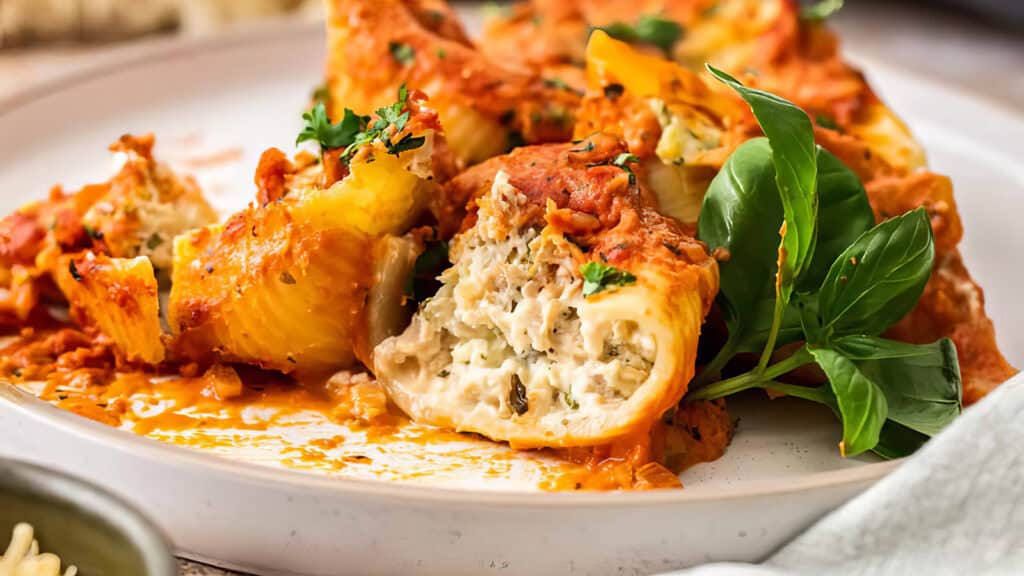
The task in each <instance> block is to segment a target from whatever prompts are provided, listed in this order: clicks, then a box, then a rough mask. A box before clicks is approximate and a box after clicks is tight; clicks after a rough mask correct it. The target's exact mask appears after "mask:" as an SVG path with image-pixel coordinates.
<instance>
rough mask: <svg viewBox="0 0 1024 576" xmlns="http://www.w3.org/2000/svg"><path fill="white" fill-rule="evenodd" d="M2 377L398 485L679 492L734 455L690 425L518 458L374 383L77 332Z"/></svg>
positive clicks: (44, 342) (6, 365) (73, 402)
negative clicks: (414, 409) (124, 349)
mask: <svg viewBox="0 0 1024 576" xmlns="http://www.w3.org/2000/svg"><path fill="white" fill-rule="evenodd" d="M0 377H7V378H8V379H9V380H11V381H12V382H14V383H15V385H17V386H19V387H20V388H22V389H25V390H28V391H30V392H32V393H34V394H36V395H37V396H38V397H39V398H41V399H42V400H45V401H47V402H51V403H53V404H54V405H56V406H58V407H59V408H62V409H64V410H67V411H69V412H73V413H75V414H78V415H80V416H83V417H85V418H89V419H91V420H94V421H97V422H101V423H103V424H106V425H109V426H112V427H117V428H121V429H125V430H130V431H131V432H133V433H135V434H139V435H141V436H147V437H150V438H154V439H157V440H161V441H165V442H169V443H172V444H176V445H180V446H187V447H190V448H195V449H200V450H203V451H208V452H213V453H216V454H221V455H225V456H229V457H239V455H240V454H242V456H241V458H242V459H248V457H247V456H245V455H244V454H250V453H251V454H256V455H258V457H255V459H256V460H261V461H263V462H264V463H268V464H272V465H279V466H284V467H288V468H296V469H301V470H309V471H318V472H326V473H329V474H330V473H340V474H341V475H352V476H362V477H378V478H382V479H388V480H397V481H417V480H420V481H428V482H429V481H430V480H431V479H434V480H437V479H439V478H444V477H455V478H461V477H465V476H467V475H470V476H476V477H479V478H480V479H482V480H484V481H485V482H486V481H487V480H488V479H505V478H508V477H509V475H510V474H512V473H513V472H514V470H515V466H516V465H517V464H519V465H525V468H527V469H528V470H529V472H530V474H528V476H527V477H528V478H530V479H532V482H533V483H535V484H536V486H537V487H538V488H539V489H541V490H549V491H560V490H615V489H653V488H678V487H681V483H680V482H679V478H678V475H677V472H673V471H670V470H669V469H668V468H666V467H665V466H663V465H662V464H659V463H658V462H666V461H671V460H672V458H675V460H676V461H675V462H674V463H672V464H671V467H672V468H673V469H675V470H676V471H678V470H680V469H682V468H685V467H688V466H689V465H692V464H694V463H696V462H699V461H706V460H711V459H714V458H717V457H718V456H720V455H721V453H722V452H724V449H725V445H726V444H728V437H727V436H728V432H725V436H723V437H721V438H713V437H710V438H709V440H711V441H705V442H700V441H695V440H694V437H693V436H699V435H697V434H690V433H689V432H687V433H683V434H680V433H679V430H681V429H684V428H685V429H686V430H690V429H691V428H689V426H690V425H689V424H687V425H686V426H683V427H680V426H669V425H666V424H664V423H661V422H659V423H656V424H655V425H654V429H653V431H652V433H650V434H643V435H640V436H638V437H636V438H625V439H622V440H621V441H619V442H617V443H616V444H614V445H611V446H603V447H598V448H586V449H583V448H573V449H563V450H541V451H522V452H518V451H513V450H511V449H509V448H507V446H504V445H499V444H496V443H494V442H491V441H489V440H486V439H484V438H482V437H480V436H477V435H475V434H464V433H456V432H453V431H447V430H441V429H437V428H432V427H427V426H423V425H419V424H416V423H414V422H411V421H410V420H409V419H408V418H407V417H406V416H405V415H404V414H402V413H401V412H399V411H398V410H397V409H396V408H394V407H393V406H392V405H391V404H390V403H388V402H387V398H386V396H385V394H384V392H383V390H382V389H381V388H380V387H379V386H378V385H377V383H376V382H374V381H373V380H372V379H370V378H369V377H367V376H366V375H362V374H347V373H341V374H339V375H336V376H334V377H332V378H330V379H329V380H326V381H325V380H324V379H317V380H312V381H303V382H297V381H296V380H294V379H292V378H289V377H287V376H284V375H281V374H277V373H273V372H266V371H262V370H258V369H255V368H252V367H246V366H224V365H219V364H217V365H214V366H212V367H210V368H208V369H206V370H201V369H200V368H199V367H197V366H195V365H186V366H168V367H166V369H162V370H159V371H153V370H149V369H140V368H133V367H130V366H124V365H120V364H119V362H118V361H117V360H116V359H115V357H114V354H113V353H112V351H111V350H110V348H109V347H108V346H107V345H105V344H104V343H102V340H97V339H96V338H95V337H93V336H92V335H90V334H85V333H83V332H80V331H78V330H76V329H72V328H46V329H39V330H35V329H31V328H27V329H24V330H23V331H22V333H21V335H20V336H19V337H18V338H16V339H15V340H14V341H13V342H11V343H9V344H7V345H6V347H4V348H3V349H2V350H0ZM691 412H693V411H691ZM709 413H710V414H711V415H712V416H713V417H710V418H709V417H707V415H701V414H697V413H690V414H687V415H686V416H688V417H691V418H696V420H695V422H694V423H693V426H705V425H706V424H707V423H710V424H711V425H710V426H707V428H708V430H709V432H707V433H705V434H706V435H709V434H714V433H715V432H714V431H715V430H729V429H730V426H729V423H728V420H727V415H725V412H724V408H722V409H721V410H718V411H717V412H715V411H711V412H709ZM716 417H717V418H718V419H719V420H721V419H722V418H724V419H725V420H724V421H717V422H716V421H715V418H716ZM679 418H680V416H679V415H677V416H676V419H677V420H678V419H679ZM723 422H724V424H723ZM339 426H341V431H339V429H338V428H339ZM292 427H294V428H292ZM301 427H310V428H313V429H317V430H320V429H327V430H328V432H327V433H325V434H324V435H323V437H320V438H311V437H310V434H309V433H303V432H301V431H300V432H297V433H295V434H286V433H285V431H287V430H289V429H296V430H297V429H298V428H301ZM692 429H693V430H697V428H692ZM290 437H295V438H299V439H298V440H295V439H294V438H290ZM697 440H699V438H698V439H697ZM268 446H273V447H274V449H275V450H276V452H275V450H267V447H268ZM247 450H250V452H247ZM668 452H672V454H669V455H668V456H666V454H667V453H668ZM268 454H269V455H270V456H271V457H272V460H273V461H267V458H268ZM403 458H404V460H403Z"/></svg>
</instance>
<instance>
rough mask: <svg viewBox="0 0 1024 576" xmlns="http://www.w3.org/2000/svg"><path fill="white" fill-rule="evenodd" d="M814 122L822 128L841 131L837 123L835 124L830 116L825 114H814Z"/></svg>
mask: <svg viewBox="0 0 1024 576" xmlns="http://www.w3.org/2000/svg"><path fill="white" fill-rule="evenodd" d="M814 123H815V124H817V125H818V126H821V127H822V128H828V129H829V130H835V131H837V132H842V129H841V128H840V127H839V124H837V123H836V121H835V120H833V119H832V117H830V116H827V115H825V114H815V115H814Z"/></svg>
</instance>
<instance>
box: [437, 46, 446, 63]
mask: <svg viewBox="0 0 1024 576" xmlns="http://www.w3.org/2000/svg"><path fill="white" fill-rule="evenodd" d="M437 57H438V58H439V59H441V60H444V59H445V58H447V57H448V51H447V50H445V49H444V48H438V49H437Z"/></svg>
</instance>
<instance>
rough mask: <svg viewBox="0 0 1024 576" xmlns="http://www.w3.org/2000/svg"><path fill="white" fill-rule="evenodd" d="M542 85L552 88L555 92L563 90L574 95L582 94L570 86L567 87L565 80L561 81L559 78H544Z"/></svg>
mask: <svg viewBox="0 0 1024 576" xmlns="http://www.w3.org/2000/svg"><path fill="white" fill-rule="evenodd" d="M544 85H545V86H547V87H548V88H554V89H556V90H565V91H566V92H572V93H574V94H581V95H582V92H580V91H579V90H577V89H575V88H573V87H572V86H569V85H568V84H567V83H566V82H565V80H562V79H561V78H545V79H544Z"/></svg>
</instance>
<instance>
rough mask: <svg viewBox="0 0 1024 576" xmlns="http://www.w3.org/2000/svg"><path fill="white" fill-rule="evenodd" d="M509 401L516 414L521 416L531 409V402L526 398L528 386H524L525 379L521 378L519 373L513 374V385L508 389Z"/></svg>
mask: <svg viewBox="0 0 1024 576" xmlns="http://www.w3.org/2000/svg"><path fill="white" fill-rule="evenodd" d="M508 403H509V406H511V407H512V409H513V410H515V412H516V414H518V415H520V416H522V415H523V414H526V413H527V412H528V411H529V410H530V404H529V402H528V401H527V399H526V386H523V381H522V380H520V379H519V375H518V374H512V386H511V387H510V388H509V391H508Z"/></svg>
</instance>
